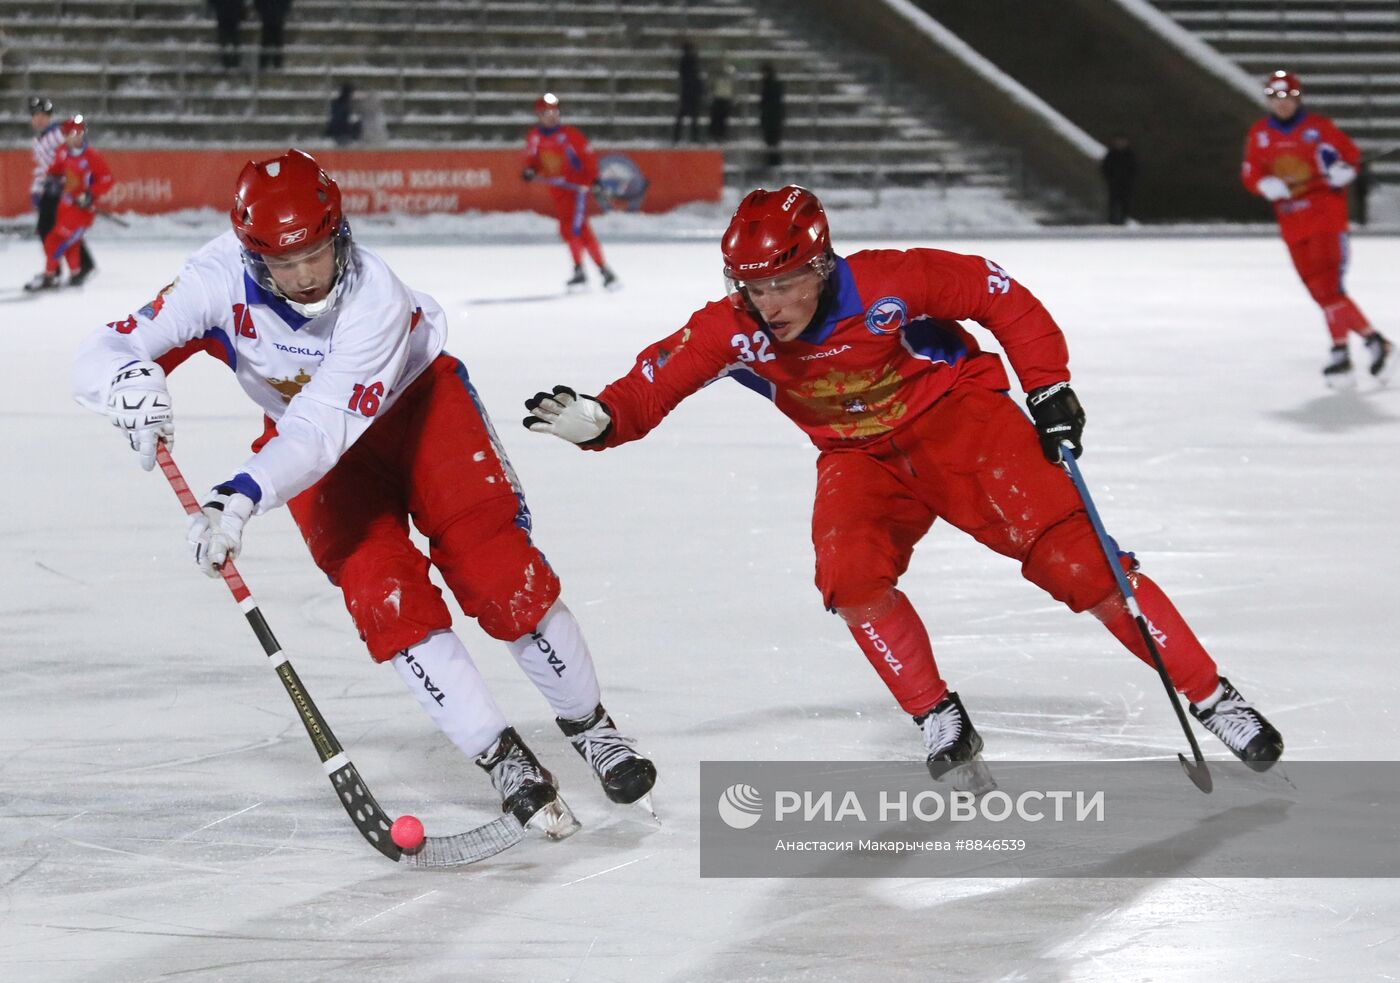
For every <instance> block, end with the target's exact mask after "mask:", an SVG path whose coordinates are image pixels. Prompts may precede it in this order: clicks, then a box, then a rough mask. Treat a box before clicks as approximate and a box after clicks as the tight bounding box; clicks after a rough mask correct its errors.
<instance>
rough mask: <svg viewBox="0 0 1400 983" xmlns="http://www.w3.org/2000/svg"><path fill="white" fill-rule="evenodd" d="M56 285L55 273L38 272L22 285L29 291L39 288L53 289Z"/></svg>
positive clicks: (56, 277)
mask: <svg viewBox="0 0 1400 983" xmlns="http://www.w3.org/2000/svg"><path fill="white" fill-rule="evenodd" d="M57 287H58V274H57V273H38V274H35V276H34V279H32V280H30V281H29V282H28V283H26V284H25V285H24V289H25V290H26V291H27V292H29V293H34V292H35V291H39V290H54V289H57Z"/></svg>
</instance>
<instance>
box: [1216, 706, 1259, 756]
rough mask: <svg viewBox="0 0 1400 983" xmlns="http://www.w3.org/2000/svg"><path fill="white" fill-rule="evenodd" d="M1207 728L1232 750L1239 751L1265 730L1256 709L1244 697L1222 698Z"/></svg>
mask: <svg viewBox="0 0 1400 983" xmlns="http://www.w3.org/2000/svg"><path fill="white" fill-rule="evenodd" d="M1205 724H1206V728H1207V729H1208V730H1210V732H1211V733H1212V734H1214V735H1215V736H1216V737H1218V738H1220V739H1221V740H1222V741H1224V742H1225V743H1226V744H1228V745H1229V746H1230V747H1231V748H1232V749H1234V750H1236V751H1238V750H1241V749H1242V748H1244V747H1246V746H1247V745H1248V744H1249V742H1250V741H1252V740H1254V738H1255V737H1257V736H1258V734H1259V732H1260V731H1261V730H1263V729H1264V726H1263V723H1262V721H1261V720H1260V719H1259V715H1258V714H1257V713H1255V712H1254V707H1253V706H1251V705H1250V703H1249V701H1248V700H1246V699H1244V698H1243V697H1239V696H1236V697H1228V696H1226V697H1221V699H1220V702H1219V703H1217V704H1216V706H1215V713H1214V714H1213V715H1212V716H1211V718H1210V719H1209V720H1207V721H1206V722H1205Z"/></svg>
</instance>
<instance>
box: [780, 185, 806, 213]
mask: <svg viewBox="0 0 1400 983" xmlns="http://www.w3.org/2000/svg"><path fill="white" fill-rule="evenodd" d="M801 197H802V189H801V188H797V189H795V190H794V191H792V192H791V193H790V194H789V195H788V196H787V201H785V202H783V211H785V212H786V211H789V210H790V209H791V208H792V203H793V202H794V201H796V200H797V199H798V198H801Z"/></svg>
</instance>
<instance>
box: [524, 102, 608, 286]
mask: <svg viewBox="0 0 1400 983" xmlns="http://www.w3.org/2000/svg"><path fill="white" fill-rule="evenodd" d="M535 118H536V119H537V120H539V125H538V126H535V127H531V129H530V132H529V133H527V134H525V169H524V170H523V171H521V173H520V176H521V177H522V178H524V179H525V180H526V181H540V182H541V183H543V184H547V185H549V196H550V198H552V199H553V200H554V214H555V216H556V217H557V218H558V219H559V237H560V238H561V239H563V240H564V243H565V245H567V246H568V247H569V255H570V256H571V257H573V260H574V275H573V276H572V277H570V278H569V279H568V281H567V282H566V284H565V285H566V286H567V287H569V288H570V289H573V288H575V287H582V286H583V285H584V284H586V283H587V282H588V277H587V276H585V275H584V272H583V254H584V252H585V251H586V252H587V253H588V255H589V257H590V258H592V260H593V263H594V265H596V266H597V267H598V272H599V273H601V274H602V276H603V286H604V287H606V288H608V289H610V290H612V289H616V288H617V287H618V286H620V284H619V283H618V279H617V274H616V273H614V272H613V271H612V270H611V269H610V268H609V267H608V264H607V263H605V262H604V261H603V247H602V246H600V245H599V244H598V237H597V236H596V235H594V234H593V226H591V225H589V224H588V202H589V200H590V199H591V198H592V196H593V194H594V191H595V189H596V187H597V182H598V158H597V157H596V156H595V155H594V153H593V148H592V147H591V146H589V144H588V138H587V137H585V136H584V135H583V134H582V133H581V132H579V131H578V130H577V129H575V128H574V127H572V126H565V125H564V124H563V123H561V122H560V121H559V120H560V110H559V97H558V96H556V95H555V94H554V93H552V92H546V93H545V94H544V95H542V96H540V97H539V98H538V99H536V100H535Z"/></svg>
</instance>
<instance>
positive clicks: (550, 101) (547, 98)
mask: <svg viewBox="0 0 1400 983" xmlns="http://www.w3.org/2000/svg"><path fill="white" fill-rule="evenodd" d="M558 108H559V97H558V96H556V95H555V94H554V93H553V92H546V93H545V94H544V95H542V96H540V97H539V98H538V99H536V100H535V112H537V113H542V112H544V111H545V110H546V109H558Z"/></svg>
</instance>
